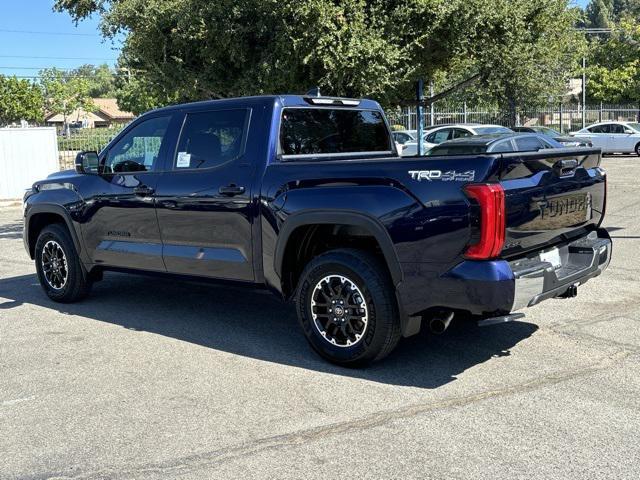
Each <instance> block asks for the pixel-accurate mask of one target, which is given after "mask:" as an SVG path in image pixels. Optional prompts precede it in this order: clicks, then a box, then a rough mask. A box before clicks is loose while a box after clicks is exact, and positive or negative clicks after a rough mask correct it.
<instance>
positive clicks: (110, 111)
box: [45, 98, 135, 123]
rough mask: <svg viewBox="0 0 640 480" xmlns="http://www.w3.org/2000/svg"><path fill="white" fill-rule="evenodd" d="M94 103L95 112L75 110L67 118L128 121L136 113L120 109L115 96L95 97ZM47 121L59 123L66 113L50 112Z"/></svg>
mask: <svg viewBox="0 0 640 480" xmlns="http://www.w3.org/2000/svg"><path fill="white" fill-rule="evenodd" d="M92 100H93V104H94V105H95V106H96V110H95V111H94V112H87V111H85V110H83V109H81V108H80V109H77V110H74V111H73V112H72V113H71V114H70V115H67V118H68V119H70V120H72V121H73V120H85V119H87V120H93V121H98V122H104V121H113V120H117V121H126V120H133V119H134V118H135V115H134V114H133V113H131V112H125V111H123V110H120V108H119V107H118V102H117V100H116V99H115V98H93V99H92ZM45 121H47V122H51V123H58V122H63V121H64V115H62V114H60V113H49V114H48V115H47V116H46V118H45Z"/></svg>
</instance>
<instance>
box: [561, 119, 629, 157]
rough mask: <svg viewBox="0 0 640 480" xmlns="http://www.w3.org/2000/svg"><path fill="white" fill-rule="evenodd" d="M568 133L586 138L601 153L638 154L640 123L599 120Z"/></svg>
mask: <svg viewBox="0 0 640 480" xmlns="http://www.w3.org/2000/svg"><path fill="white" fill-rule="evenodd" d="M570 135H572V136H575V137H578V138H586V139H589V140H590V141H591V143H593V146H594V147H599V148H600V149H602V153H635V154H636V155H639V156H640V123H637V122H601V123H594V124H593V125H589V126H588V127H586V128H583V129H582V130H578V131H577V132H571V133H570Z"/></svg>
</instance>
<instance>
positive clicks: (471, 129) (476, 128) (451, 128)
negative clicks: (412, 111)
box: [402, 123, 513, 157]
mask: <svg viewBox="0 0 640 480" xmlns="http://www.w3.org/2000/svg"><path fill="white" fill-rule="evenodd" d="M508 133H513V130H511V129H510V128H507V127H503V126H502V125H482V124H479V123H459V124H454V125H441V126H438V127H434V128H431V129H430V130H429V131H428V132H426V134H425V136H424V142H423V145H424V151H425V152H427V151H428V150H429V149H431V148H433V147H435V146H436V145H440V144H441V143H443V142H446V141H448V140H454V139H456V138H466V137H472V136H475V135H491V134H508ZM417 154H418V142H408V143H405V144H404V145H403V150H402V156H403V157H408V156H411V155H417Z"/></svg>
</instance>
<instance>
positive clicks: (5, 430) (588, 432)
mask: <svg viewBox="0 0 640 480" xmlns="http://www.w3.org/2000/svg"><path fill="white" fill-rule="evenodd" d="M603 166H604V167H605V168H606V169H607V171H608V174H609V199H608V203H607V217H606V221H605V226H607V227H608V228H609V229H610V232H611V235H612V237H613V242H614V249H613V261H612V264H611V266H610V268H609V270H607V271H606V272H605V274H604V275H603V276H601V277H598V278H596V279H594V280H591V281H590V282H589V283H588V284H586V285H585V286H582V287H580V288H579V293H578V297H577V298H575V299H572V300H550V301H547V302H544V303H543V304H541V305H538V306H536V307H534V308H531V309H529V310H528V311H527V312H526V313H527V316H526V318H525V319H523V321H520V322H514V323H511V324H503V325H494V326H488V327H482V328H479V327H477V326H475V325H473V324H470V323H467V322H458V323H457V324H456V323H454V324H453V325H452V327H451V328H450V329H449V330H448V331H447V332H445V334H444V335H442V336H439V337H434V336H432V335H430V334H427V333H422V334H420V335H419V336H416V337H412V338H410V339H406V340H404V341H403V342H402V343H401V344H400V346H399V348H398V349H397V350H396V351H395V352H394V353H393V354H392V355H391V356H390V357H389V358H388V359H386V360H385V361H383V362H382V363H379V364H376V365H374V366H373V367H371V368H368V369H365V370H348V369H343V368H339V367H335V366H333V365H330V364H328V363H326V362H325V361H323V360H321V359H320V358H318V357H317V356H316V355H315V354H314V353H313V352H312V351H311V350H310V348H309V347H308V346H307V344H306V342H305V340H304V337H303V335H302V333H301V332H300V331H299V329H298V326H297V321H296V318H295V314H294V311H293V308H292V307H291V305H283V304H281V303H280V302H279V301H278V300H277V299H276V298H275V297H272V296H271V294H269V293H266V292H263V291H257V290H256V291H248V290H245V289H238V288H232V287H219V286H206V285H198V284H192V283H177V282H175V281H174V280H164V279H158V278H148V277H143V276H126V275H122V274H115V273H114V274H106V275H105V280H104V281H103V282H100V283H98V284H96V285H95V287H94V290H93V294H92V296H91V297H89V298H88V299H87V300H85V301H83V302H81V303H78V304H73V305H60V304H55V303H53V302H51V301H50V300H48V299H47V297H46V296H45V295H44V293H43V292H42V291H41V289H40V286H39V285H38V283H37V279H36V276H35V273H34V272H35V269H34V266H33V263H32V261H31V260H30V259H29V258H28V256H27V254H26V253H25V251H24V249H23V246H22V240H21V229H22V225H21V210H20V208H19V207H4V208H0V373H1V374H0V479H3V480H7V479H45V478H55V479H70V478H73V479H107V478H108V479H156V478H158V479H159V478H179V479H212V478H243V479H253V478H256V479H257V478H261V479H262V478H264V479H267V478H305V479H316V478H317V479H332V478H372V479H381V478H403V479H404V478H420V479H445V478H446V479H484V478H487V479H503V478H504V479H514V478H528V479H530V478H539V479H556V478H557V479H573V478H575V479H596V478H598V479H600V478H616V479H637V478H640V460H639V459H640V400H639V399H640V379H639V378H638V377H639V375H640V275H639V273H640V255H638V251H639V250H640V221H639V220H640V196H639V195H638V192H639V191H640V159H639V158H638V157H635V156H633V157H632V156H615V157H610V158H607V159H605V160H604V163H603Z"/></svg>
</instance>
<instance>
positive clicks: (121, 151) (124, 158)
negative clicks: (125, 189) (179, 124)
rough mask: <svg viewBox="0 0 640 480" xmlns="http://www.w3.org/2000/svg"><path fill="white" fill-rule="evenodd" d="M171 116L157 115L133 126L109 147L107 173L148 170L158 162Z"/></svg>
mask: <svg viewBox="0 0 640 480" xmlns="http://www.w3.org/2000/svg"><path fill="white" fill-rule="evenodd" d="M170 120H171V117H169V116H167V117H156V118H150V119H149V120H145V121H143V122H142V123H139V124H138V125H136V126H135V127H133V128H132V129H131V130H130V131H129V132H127V133H126V134H125V135H124V137H122V138H121V139H120V140H118V142H117V143H116V144H115V145H114V146H112V147H111V148H110V149H109V152H108V154H107V157H106V159H105V164H104V172H105V173H127V172H147V171H149V170H152V169H153V168H154V166H155V165H156V163H157V160H158V155H159V154H160V148H161V147H162V141H163V139H164V136H165V133H166V132H167V127H168V126H169V121H170Z"/></svg>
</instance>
